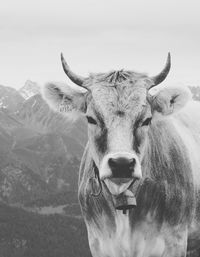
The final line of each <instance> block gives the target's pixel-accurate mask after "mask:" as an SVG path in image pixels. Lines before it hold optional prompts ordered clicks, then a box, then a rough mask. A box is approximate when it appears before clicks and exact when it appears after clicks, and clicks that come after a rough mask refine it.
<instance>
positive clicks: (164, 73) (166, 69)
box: [149, 53, 171, 89]
mask: <svg viewBox="0 0 200 257" xmlns="http://www.w3.org/2000/svg"><path fill="white" fill-rule="evenodd" d="M170 68H171V55H170V53H168V56H167V62H166V64H165V67H164V69H163V70H162V71H161V72H160V73H159V74H158V75H157V76H154V77H151V80H153V82H154V84H153V85H152V86H151V87H150V88H152V87H155V86H157V85H158V84H160V83H161V82H162V81H163V80H165V78H166V77H167V75H168V73H169V71H170ZM150 88H149V89H150Z"/></svg>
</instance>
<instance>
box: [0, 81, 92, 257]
mask: <svg viewBox="0 0 200 257" xmlns="http://www.w3.org/2000/svg"><path fill="white" fill-rule="evenodd" d="M0 94H1V97H0V256H4V257H10V256H12V257H38V256H43V257H51V256H52V257H57V256H60V257H62V256H63V257H64V256H70V257H73V256H82V257H86V256H91V255H90V252H89V248H88V243H87V233H86V229H85V226H84V223H83V220H82V218H81V211H80V207H79V204H78V199H77V184H78V170H79V165H80V160H81V156H82V153H83V150H84V147H85V144H86V141H87V125H86V122H85V121H84V120H79V121H78V122H76V123H69V122H68V121H67V120H66V119H64V118H63V117H62V116H61V115H60V114H58V113H55V112H53V111H52V110H51V109H50V108H49V107H48V105H47V104H46V102H45V101H44V100H43V98H42V97H41V95H40V90H39V86H38V85H37V84H36V83H34V82H31V81H26V83H25V85H24V86H23V87H22V88H21V89H20V90H18V91H17V90H15V89H13V88H9V87H4V86H0ZM77 245H78V247H77Z"/></svg>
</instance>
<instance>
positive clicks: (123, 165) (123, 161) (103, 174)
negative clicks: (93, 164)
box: [99, 152, 142, 195]
mask: <svg viewBox="0 0 200 257" xmlns="http://www.w3.org/2000/svg"><path fill="white" fill-rule="evenodd" d="M99 175H100V179H101V180H102V181H104V182H105V184H106V186H107V188H108V190H109V191H110V193H111V194H112V195H119V194H121V193H123V192H125V191H126V190H127V189H128V188H129V187H130V185H131V184H133V183H134V182H135V181H136V180H138V179H141V178H142V172H141V165H140V162H139V159H138V157H137V155H136V154H134V153H128V152H117V153H111V154H108V155H106V156H105V157H104V159H103V160H102V164H101V165H100V169H99Z"/></svg>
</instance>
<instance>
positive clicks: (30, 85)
mask: <svg viewBox="0 0 200 257" xmlns="http://www.w3.org/2000/svg"><path fill="white" fill-rule="evenodd" d="M18 92H19V93H20V95H22V97H23V98H24V99H28V98H30V97H31V96H34V95H36V94H39V93H40V87H39V85H38V84H37V83H36V82H33V81H31V80H27V81H26V82H25V84H24V86H23V87H21V88H20V89H19V91H18Z"/></svg>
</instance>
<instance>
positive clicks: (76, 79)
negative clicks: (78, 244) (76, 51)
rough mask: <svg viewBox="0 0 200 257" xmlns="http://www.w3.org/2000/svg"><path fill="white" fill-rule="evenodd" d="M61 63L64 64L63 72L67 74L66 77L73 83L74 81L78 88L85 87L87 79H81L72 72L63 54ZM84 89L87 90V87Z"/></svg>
mask: <svg viewBox="0 0 200 257" xmlns="http://www.w3.org/2000/svg"><path fill="white" fill-rule="evenodd" d="M61 62H62V67H63V70H64V72H65V73H66V75H67V76H68V78H69V79H71V81H73V82H74V83H75V84H77V85H78V86H80V87H84V86H83V82H84V80H85V78H83V77H81V76H79V75H76V74H75V73H74V72H72V71H71V70H70V68H69V65H68V64H67V62H66V61H65V58H64V56H63V54H62V53H61ZM84 88H86V87H84Z"/></svg>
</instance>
